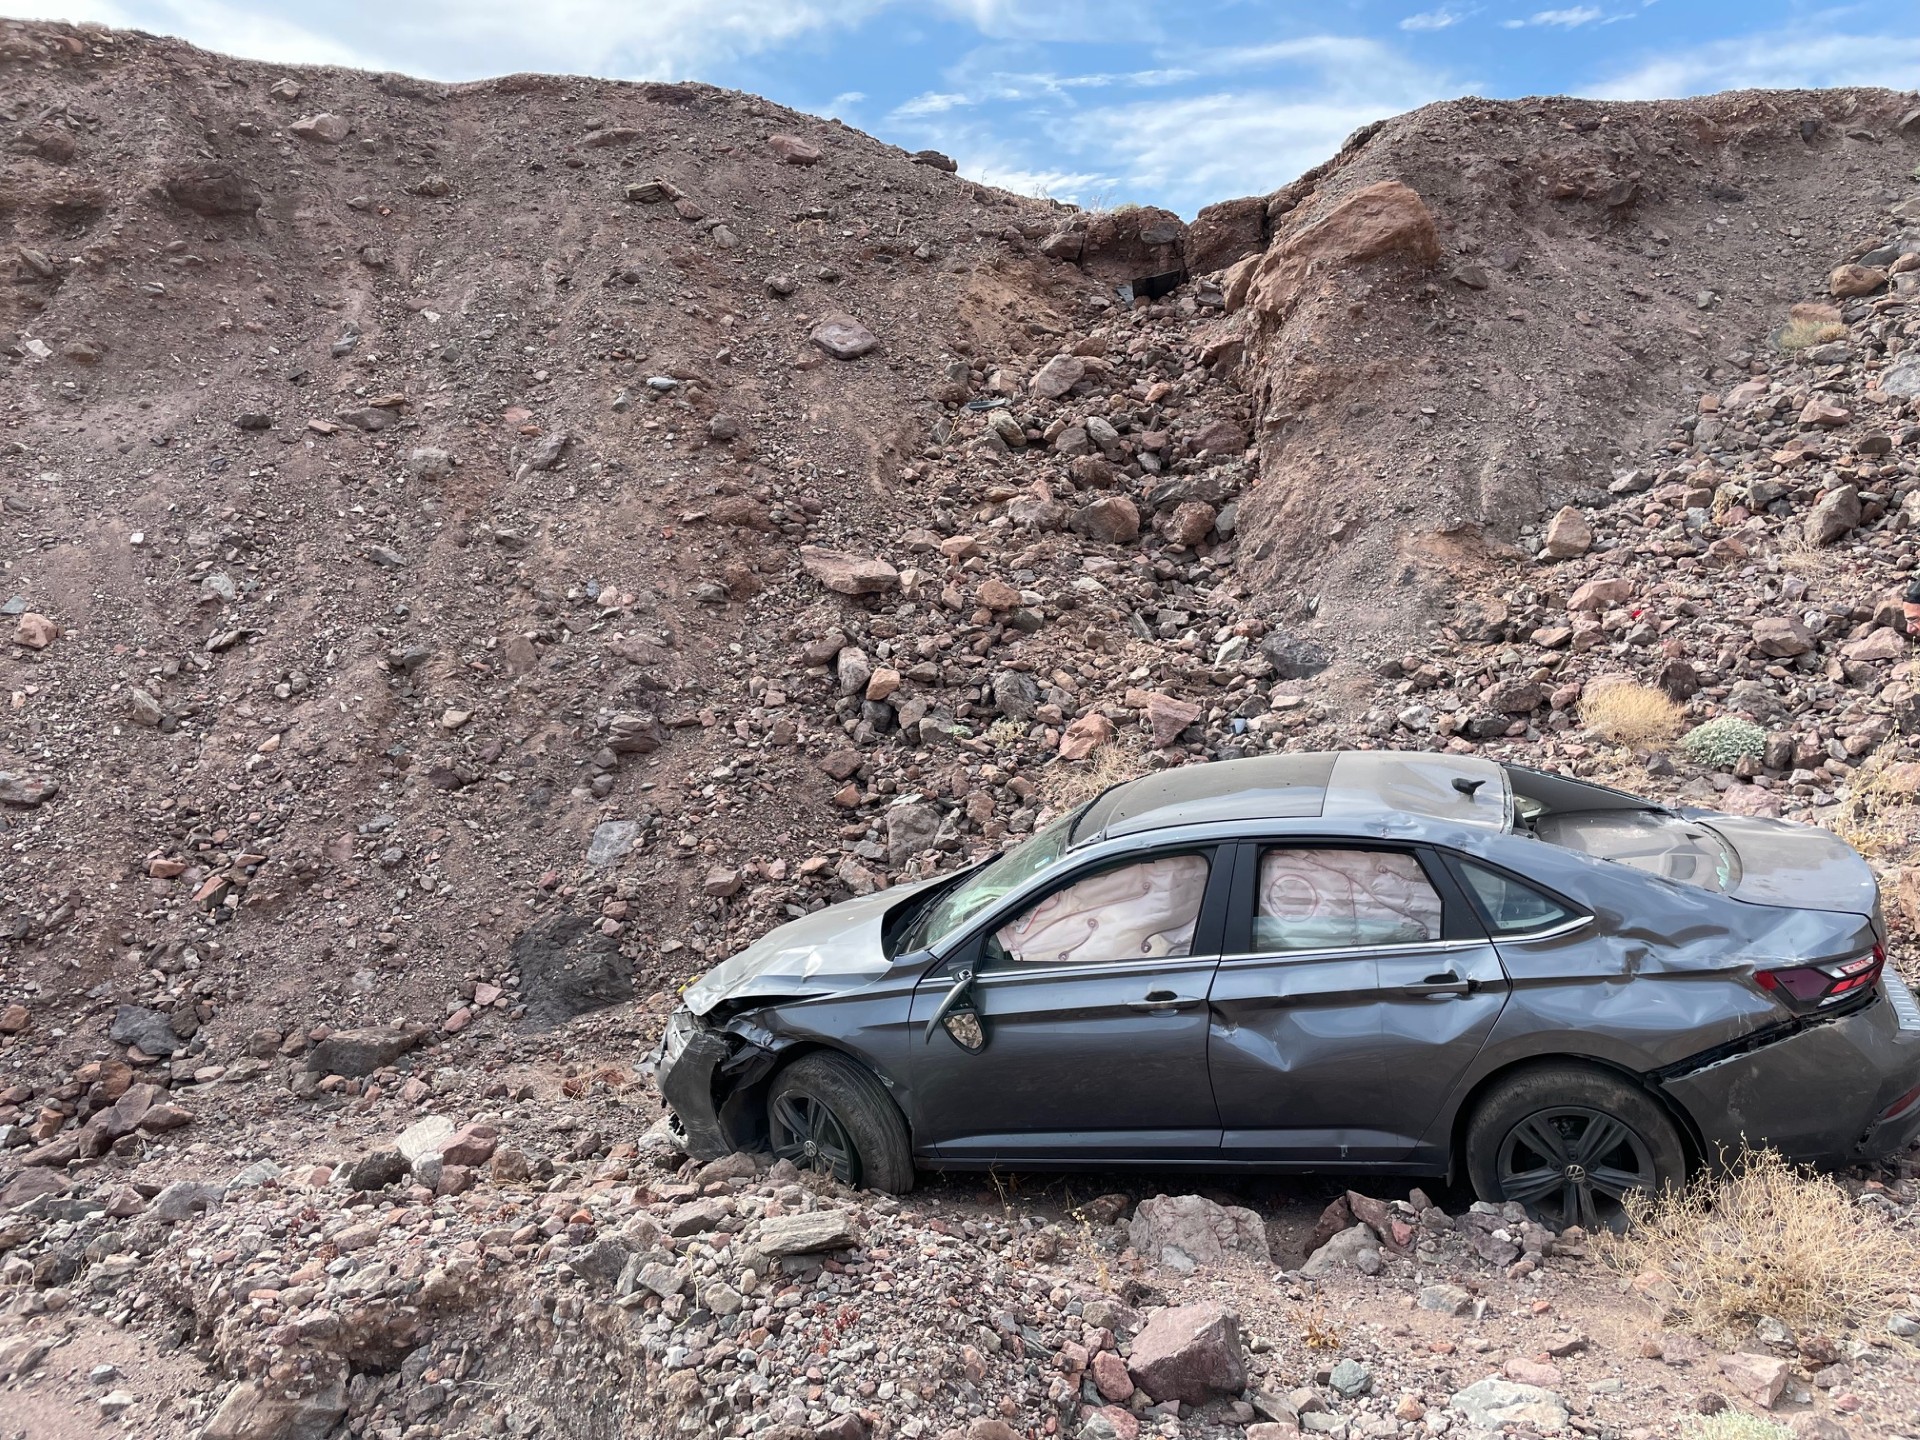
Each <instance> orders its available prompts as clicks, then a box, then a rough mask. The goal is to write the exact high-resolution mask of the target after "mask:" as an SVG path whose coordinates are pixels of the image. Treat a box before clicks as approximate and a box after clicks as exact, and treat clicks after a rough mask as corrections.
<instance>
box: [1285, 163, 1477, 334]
mask: <svg viewBox="0 0 1920 1440" xmlns="http://www.w3.org/2000/svg"><path fill="white" fill-rule="evenodd" d="M1276 238H1277V237H1276ZM1388 258H1400V259H1404V260H1406V261H1408V262H1410V263H1412V264H1414V265H1416V266H1419V267H1421V268H1423V269H1430V268H1432V267H1433V266H1435V265H1438V264H1439V263H1440V234H1439V231H1438V229H1437V228H1436V227H1435V225H1434V221H1433V212H1432V211H1431V210H1429V209H1427V204H1426V202H1425V201H1424V200H1422V199H1421V198H1420V196H1419V194H1418V192H1416V191H1415V190H1413V189H1412V188H1411V187H1409V186H1407V185H1404V184H1402V183H1401V182H1400V181H1398V180H1382V181H1380V182H1378V183H1377V184H1373V185H1368V186H1367V187H1365V188H1364V189H1361V190H1356V191H1354V192H1353V194H1351V195H1349V196H1347V198H1346V199H1344V200H1342V201H1341V202H1340V203H1339V204H1337V205H1335V206H1334V207H1333V208H1332V209H1330V210H1328V211H1327V212H1326V213H1325V214H1324V215H1323V216H1321V217H1320V218H1319V219H1318V220H1315V221H1313V222H1312V223H1310V224H1308V225H1306V226H1304V227H1302V228H1301V229H1298V230H1295V231H1294V232H1293V233H1291V234H1290V235H1288V236H1287V237H1286V238H1285V239H1284V240H1279V241H1278V243H1276V244H1275V245H1273V246H1272V247H1271V248H1270V249H1268V251H1267V253H1266V258H1265V259H1263V260H1262V261H1261V262H1260V268H1259V271H1258V273H1257V277H1256V278H1255V280H1254V283H1253V287H1252V291H1251V294H1250V296H1249V298H1250V300H1251V302H1252V304H1253V305H1254V306H1255V307H1256V308H1257V309H1259V310H1262V311H1264V312H1266V313H1268V314H1272V315H1279V314H1283V313H1284V312H1285V311H1286V310H1287V309H1288V308H1289V306H1290V304H1291V302H1292V299H1293V296H1294V295H1295V294H1296V293H1297V292H1298V291H1299V289H1300V287H1301V285H1302V283H1303V282H1304V281H1305V280H1306V279H1307V277H1308V276H1310V275H1313V274H1316V273H1319V272H1323V271H1327V270H1342V269H1346V268H1348V267H1350V266H1353V265H1359V264H1362V263H1364V262H1367V261H1371V260H1383V259H1388Z"/></svg>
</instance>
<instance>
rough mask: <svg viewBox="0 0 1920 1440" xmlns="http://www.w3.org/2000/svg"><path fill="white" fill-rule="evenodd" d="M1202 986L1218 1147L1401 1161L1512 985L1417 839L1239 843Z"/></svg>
mask: <svg viewBox="0 0 1920 1440" xmlns="http://www.w3.org/2000/svg"><path fill="white" fill-rule="evenodd" d="M1236 873H1237V877H1238V878H1237V882H1236V885H1235V890H1234V895H1233V898H1232V903H1231V905H1230V907H1229V909H1228V912H1227V929H1226V934H1225V937H1224V944H1223V953H1222V958H1221V963H1220V968H1219V971H1218V973H1217V974H1216V976H1215V978H1214V983H1213V990H1212V992H1211V994H1210V996H1209V1000H1210V1006H1211V1030H1210V1034H1209V1036H1208V1043H1207V1060H1208V1071H1209V1073H1210V1074H1211V1076H1212V1079H1213V1089H1214V1096H1215V1100H1216V1102H1217V1104H1218V1105H1219V1108H1220V1124H1221V1127H1222V1136H1221V1151H1222V1155H1223V1157H1224V1158H1227V1159H1229V1160H1231V1159H1236V1158H1237V1159H1244V1160H1264V1161H1276V1162H1297V1163H1302V1164H1305V1163H1316V1162H1326V1161H1341V1162H1360V1163H1365V1162H1378V1163H1385V1162H1390V1161H1404V1160H1407V1159H1409V1158H1410V1157H1412V1156H1413V1154H1414V1152H1415V1149H1416V1147H1417V1146H1418V1144H1419V1141H1420V1138H1421V1136H1422V1135H1423V1134H1424V1133H1425V1132H1426V1130H1427V1129H1428V1127H1429V1125H1430V1123H1431V1121H1432V1120H1433V1118H1434V1117H1435V1116H1436V1115H1437V1114H1438V1113H1439V1111H1440V1108H1441V1106H1442V1105H1443V1104H1444V1103H1445V1101H1446V1099H1447V1097H1448V1095H1449V1094H1450V1093H1451V1092H1452V1090H1453V1089H1454V1088H1455V1086H1456V1085H1457V1084H1458V1083H1459V1080H1460V1078H1461V1076H1462V1075H1463V1074H1464V1073H1465V1071H1466V1069H1467V1067H1468V1066H1469V1065H1470V1064H1471V1063H1472V1061H1473V1058H1474V1056H1475V1055H1477V1054H1478V1053H1479V1050H1480V1047H1481V1045H1482V1044H1483V1043H1484V1042H1485V1040H1486V1036H1487V1033H1488V1031H1490V1030H1491V1029H1492V1028H1493V1022H1494V1020H1495V1018H1497V1016H1498V1015H1499V1013H1500V1007H1501V1005H1502V1004H1503V1003H1504V1001H1505V997H1506V976H1505V974H1504V972H1503V971H1502V970H1501V968H1500V961H1499V957H1498V956H1497V955H1496V954H1495V953H1494V949H1493V946H1492V944H1491V943H1490V942H1489V941H1488V940H1487V938H1486V933H1485V930H1484V928H1483V927H1482V926H1481V924H1480V923H1479V920H1478V917H1477V915H1476V913H1475V912H1474V910H1473V909H1472V907H1471V906H1470V905H1469V904H1468V903H1467V901H1466V899H1465V897H1464V896H1463V895H1462V894H1461V893H1460V890H1459V887H1458V886H1457V885H1456V883H1455V882H1454V880H1453V878H1452V877H1451V876H1450V875H1449V874H1448V872H1447V870H1446V868H1445V867H1444V866H1443V865H1442V864H1441V863H1440V862H1439V860H1438V858H1437V857H1436V856H1435V855H1434V854H1433V853H1432V852H1431V851H1428V850H1425V849H1423V848H1420V847H1415V846H1392V845H1378V844H1356V843H1354V842H1351V841H1346V840H1296V839H1287V840H1279V839H1276V840H1273V841H1269V842H1261V843H1249V844H1246V845H1244V846H1243V847H1242V850H1241V854H1240V857H1239V860H1238V864H1237V867H1236Z"/></svg>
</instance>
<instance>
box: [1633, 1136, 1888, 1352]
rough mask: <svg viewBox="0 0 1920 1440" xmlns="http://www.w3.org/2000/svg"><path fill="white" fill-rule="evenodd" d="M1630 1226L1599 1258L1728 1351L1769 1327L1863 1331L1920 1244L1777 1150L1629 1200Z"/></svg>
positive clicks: (1672, 1317)
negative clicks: (1858, 1326) (1769, 1321)
mask: <svg viewBox="0 0 1920 1440" xmlns="http://www.w3.org/2000/svg"><path fill="white" fill-rule="evenodd" d="M1627 1215H1628V1218H1629V1220H1630V1221H1631V1224H1630V1226H1629V1228H1628V1230H1627V1232H1626V1233H1625V1234H1624V1235H1617V1236H1616V1235H1600V1236H1598V1237H1596V1239H1597V1241H1598V1244H1599V1247H1600V1253H1601V1255H1602V1256H1603V1257H1604V1258H1605V1259H1606V1260H1607V1261H1608V1263H1610V1264H1611V1265H1613V1266H1614V1268H1616V1269H1618V1270H1621V1271H1623V1272H1624V1273H1626V1274H1629V1275H1633V1276H1635V1277H1638V1278H1637V1280H1636V1284H1637V1285H1638V1286H1639V1288H1641V1289H1643V1290H1645V1291H1646V1292H1647V1293H1648V1294H1649V1295H1652V1296H1655V1297H1657V1298H1658V1299H1660V1300H1661V1301H1662V1302H1663V1303H1664V1305H1665V1307H1666V1311H1667V1316H1666V1318H1667V1321H1668V1323H1669V1324H1672V1325H1675V1326H1677V1327H1679V1328H1682V1329H1686V1330H1690V1331H1692V1332H1694V1333H1695V1334H1698V1335H1703V1336H1707V1337H1710V1338H1713V1339H1716V1340H1721V1341H1731V1340H1732V1339H1734V1338H1735V1337H1737V1336H1738V1335H1740V1334H1742V1333H1744V1332H1745V1331H1746V1330H1747V1329H1749V1328H1750V1327H1751V1326H1752V1325H1753V1324H1754V1322H1755V1321H1757V1320H1759V1319H1760V1318H1761V1317H1762V1316H1771V1317H1773V1318H1774V1319H1776V1320H1779V1321H1781V1322H1782V1323H1784V1324H1786V1325H1789V1326H1792V1327H1795V1328H1801V1327H1820V1326H1826V1325H1852V1324H1855V1323H1858V1322H1859V1321H1861V1320H1862V1319H1864V1317H1865V1316H1866V1314H1867V1312H1869V1311H1871V1310H1873V1309H1874V1308H1876V1307H1877V1306H1879V1305H1881V1304H1882V1303H1883V1302H1887V1301H1890V1300H1897V1299H1899V1298H1900V1294H1903V1293H1904V1289H1903V1287H1904V1285H1905V1283H1906V1282H1905V1281H1904V1279H1903V1278H1902V1277H1905V1276H1910V1275H1912V1274H1913V1272H1914V1269H1915V1267H1916V1266H1920V1235H1916V1234H1915V1233H1914V1232H1913V1231H1912V1230H1911V1229H1909V1228H1906V1227H1904V1226H1900V1225H1897V1224H1895V1223H1894V1222H1893V1221H1892V1220H1889V1219H1888V1218H1887V1217H1886V1216H1885V1215H1884V1214H1882V1213H1881V1212H1880V1211H1878V1210H1873V1209H1869V1208H1868V1207H1866V1206H1863V1205H1859V1204H1856V1203H1855V1201H1854V1199H1853V1197H1852V1196H1850V1195H1849V1194H1847V1192H1846V1190H1845V1189H1844V1188H1842V1187H1841V1185H1840V1183H1839V1182H1838V1181H1836V1180H1834V1179H1832V1178H1831V1177H1829V1176H1826V1175H1819V1174H1815V1173H1813V1172H1812V1171H1808V1170H1801V1169H1798V1168H1796V1167H1795V1166H1793V1165H1790V1164H1788V1163H1787V1161H1786V1160H1785V1159H1783V1158H1782V1157H1781V1156H1780V1155H1779V1154H1778V1153H1777V1152H1775V1151H1772V1150H1761V1151H1749V1152H1744V1153H1742V1154H1741V1155H1740V1156H1739V1157H1737V1158H1736V1159H1734V1160H1733V1161H1732V1162H1731V1164H1730V1165H1729V1166H1728V1167H1727V1168H1725V1169H1724V1170H1722V1171H1720V1172H1718V1173H1708V1174H1703V1175H1701V1176H1700V1177H1699V1178H1698V1179H1696V1180H1695V1181H1694V1182H1693V1183H1692V1184H1691V1185H1689V1186H1687V1187H1686V1188H1685V1189H1684V1190H1678V1191H1667V1192H1665V1193H1663V1194H1661V1195H1658V1196H1653V1195H1647V1194H1645V1193H1644V1192H1639V1193H1635V1194H1633V1195H1630V1196H1629V1197H1628V1199H1627ZM1896 1292H1900V1294H1896Z"/></svg>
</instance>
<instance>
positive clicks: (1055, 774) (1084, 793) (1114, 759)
mask: <svg viewBox="0 0 1920 1440" xmlns="http://www.w3.org/2000/svg"><path fill="white" fill-rule="evenodd" d="M1139 773H1140V759H1139V757H1138V756H1137V755H1135V754H1134V753H1133V752H1132V751H1130V750H1127V749H1125V748H1123V747H1122V746H1120V745H1117V744H1115V743H1114V742H1112V741H1108V742H1107V743H1106V744H1105V745H1102V746H1101V747H1100V748H1099V749H1097V750H1095V751H1094V752H1093V753H1092V754H1091V755H1089V756H1088V757H1087V758H1086V760H1085V761H1083V762H1081V763H1080V764H1077V765H1076V764H1062V763H1058V762H1056V763H1055V764H1054V765H1053V766H1052V767H1051V768H1050V769H1049V770H1048V771H1047V778H1046V782H1045V784H1044V785H1043V786H1042V787H1041V789H1042V793H1043V794H1044V796H1045V797H1046V800H1047V803H1048V804H1049V805H1051V806H1052V807H1053V808H1054V809H1055V810H1071V809H1073V807H1074V806H1076V805H1081V804H1084V803H1086V802H1087V801H1089V800H1091V799H1093V797H1094V796H1096V795H1098V794H1099V793H1100V792H1101V791H1102V790H1105V789H1108V788H1109V787H1111V786H1114V785H1118V784H1119V783H1120V782H1121V781H1123V780H1131V779H1133V778H1134V777H1135V776H1136V775H1138V774H1139Z"/></svg>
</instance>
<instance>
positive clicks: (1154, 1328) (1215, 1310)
mask: <svg viewBox="0 0 1920 1440" xmlns="http://www.w3.org/2000/svg"><path fill="white" fill-rule="evenodd" d="M1127 1370H1128V1372H1129V1373H1130V1374H1131V1375H1132V1376H1133V1381H1134V1384H1136V1385H1138V1386H1139V1387H1140V1388H1141V1389H1142V1390H1144V1391H1146V1392H1147V1394H1148V1395H1149V1396H1151V1397H1152V1398H1153V1400H1154V1401H1155V1402H1157V1403H1164V1402H1166V1401H1168V1400H1179V1401H1183V1402H1185V1403H1186V1404H1188V1405H1205V1404H1206V1403H1207V1402H1208V1401H1210V1400H1216V1399H1219V1398H1220V1397H1221V1396H1223V1395H1238V1394H1239V1393H1240V1392H1241V1391H1242V1390H1243V1389H1245V1388H1246V1384H1247V1366H1246V1361H1245V1359H1244V1357H1243V1355H1242V1351H1241V1341H1240V1317H1239V1316H1238V1315H1236V1314H1234V1313H1233V1312H1232V1311H1231V1310H1228V1309H1226V1308H1224V1307H1223V1306H1220V1305H1214V1304H1200V1305H1171V1306H1168V1307H1167V1308H1166V1309H1164V1310H1156V1311H1154V1312H1153V1314H1152V1316H1151V1317H1150V1318H1149V1319H1148V1321H1147V1323H1146V1327H1145V1328H1144V1329H1143V1330H1141V1332H1140V1333H1139V1334H1138V1335H1137V1336H1135V1337H1134V1341H1133V1353H1132V1355H1130V1356H1129V1357H1128V1359H1127Z"/></svg>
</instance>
